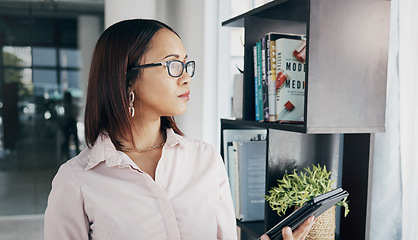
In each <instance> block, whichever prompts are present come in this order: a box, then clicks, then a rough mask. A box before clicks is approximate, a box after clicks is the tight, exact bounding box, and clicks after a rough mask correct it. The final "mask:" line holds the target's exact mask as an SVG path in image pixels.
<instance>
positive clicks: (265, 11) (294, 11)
mask: <svg viewBox="0 0 418 240" xmlns="http://www.w3.org/2000/svg"><path fill="white" fill-rule="evenodd" d="M307 3H308V1H307V0H276V1H272V2H270V3H267V4H265V5H263V6H260V7H258V8H255V9H253V10H251V11H249V12H246V13H243V14H241V15H238V16H236V17H234V18H231V19H228V20H226V21H224V22H222V26H228V27H245V18H247V17H258V18H266V19H276V20H287V21H298V22H304V21H306V20H307V16H308V15H307V13H308V8H309V7H308V4H307Z"/></svg>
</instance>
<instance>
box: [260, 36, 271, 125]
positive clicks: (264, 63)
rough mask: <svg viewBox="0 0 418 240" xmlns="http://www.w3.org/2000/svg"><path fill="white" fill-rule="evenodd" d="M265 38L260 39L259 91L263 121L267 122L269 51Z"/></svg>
mask: <svg viewBox="0 0 418 240" xmlns="http://www.w3.org/2000/svg"><path fill="white" fill-rule="evenodd" d="M267 42H268V41H267V36H264V37H263V38H262V39H261V72H262V74H261V75H262V77H263V78H262V82H261V89H262V97H261V99H262V102H263V121H269V101H268V80H269V79H268V76H267V72H268V69H267V68H268V66H269V65H270V64H268V62H267V61H268V59H267V55H268V54H267V53H268V52H269V49H268V47H267Z"/></svg>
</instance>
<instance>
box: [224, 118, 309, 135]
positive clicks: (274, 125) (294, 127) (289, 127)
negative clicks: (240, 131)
mask: <svg viewBox="0 0 418 240" xmlns="http://www.w3.org/2000/svg"><path fill="white" fill-rule="evenodd" d="M221 123H222V124H223V125H225V124H228V125H229V126H240V127H239V128H243V127H250V128H265V129H276V130H284V131H291V132H299V133H306V128H305V126H304V125H303V124H284V123H278V122H256V121H247V120H241V119H236V120H233V119H221Z"/></svg>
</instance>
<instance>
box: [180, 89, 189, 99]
mask: <svg viewBox="0 0 418 240" xmlns="http://www.w3.org/2000/svg"><path fill="white" fill-rule="evenodd" d="M189 94H190V91H187V92H185V93H183V94H181V95H179V97H180V98H184V99H186V100H189Z"/></svg>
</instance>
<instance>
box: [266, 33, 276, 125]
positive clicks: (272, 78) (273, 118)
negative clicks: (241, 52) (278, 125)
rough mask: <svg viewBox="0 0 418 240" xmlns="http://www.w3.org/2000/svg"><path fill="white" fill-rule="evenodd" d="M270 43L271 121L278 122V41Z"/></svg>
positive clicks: (269, 88)
mask: <svg viewBox="0 0 418 240" xmlns="http://www.w3.org/2000/svg"><path fill="white" fill-rule="evenodd" d="M269 42H270V49H269V50H270V78H269V85H268V94H269V95H268V97H269V121H270V122H274V121H276V41H274V40H271V39H269Z"/></svg>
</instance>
